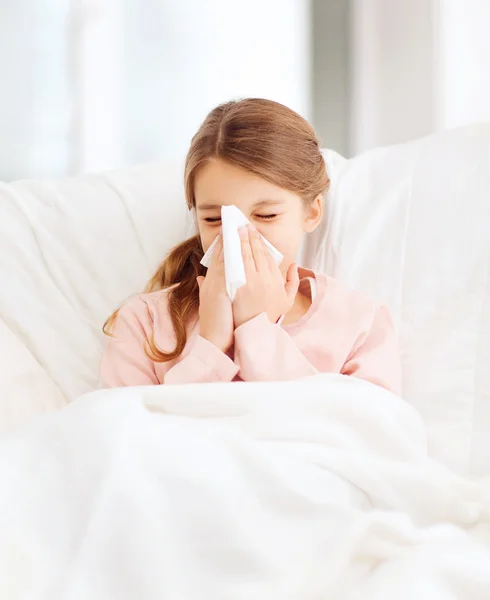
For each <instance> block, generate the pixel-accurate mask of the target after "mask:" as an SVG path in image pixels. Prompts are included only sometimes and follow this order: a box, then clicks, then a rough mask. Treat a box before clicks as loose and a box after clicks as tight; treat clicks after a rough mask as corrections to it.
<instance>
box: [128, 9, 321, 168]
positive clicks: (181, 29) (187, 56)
mask: <svg viewBox="0 0 490 600" xmlns="http://www.w3.org/2000/svg"><path fill="white" fill-rule="evenodd" d="M135 6H136V2H135V1H134V0H126V21H127V24H126V30H127V32H128V39H127V46H126V48H125V51H126V53H127V57H128V59H129V60H128V63H127V65H126V69H125V89H124V97H125V103H124V111H125V123H126V127H127V131H126V133H127V137H126V153H127V154H126V157H127V159H128V160H129V161H130V162H138V161H142V160H143V161H144V160H148V159H151V158H152V157H155V155H159V156H162V157H174V156H176V155H177V156H180V155H183V154H184V153H185V152H186V150H187V147H188V144H189V142H190V139H191V137H192V135H193V134H194V133H195V131H196V130H197V128H198V126H199V125H200V123H201V122H202V120H203V118H204V117H205V115H206V114H207V112H208V111H209V110H211V109H212V108H213V107H214V106H215V105H217V104H219V103H221V102H224V101H226V100H229V99H231V98H236V97H243V96H263V97H266V98H271V99H274V100H278V101H280V102H283V103H285V104H287V105H289V106H291V107H292V108H294V109H296V110H297V111H299V112H300V113H301V114H303V115H305V116H309V113H310V92H309V88H310V81H309V72H310V66H309V60H310V57H309V50H310V33H309V26H310V23H309V2H308V0H248V2H239V1H230V0H207V1H206V2H204V1H196V0H179V1H178V2H176V1H175V0H146V2H145V10H144V11H143V10H139V11H137V10H136V9H135Z"/></svg>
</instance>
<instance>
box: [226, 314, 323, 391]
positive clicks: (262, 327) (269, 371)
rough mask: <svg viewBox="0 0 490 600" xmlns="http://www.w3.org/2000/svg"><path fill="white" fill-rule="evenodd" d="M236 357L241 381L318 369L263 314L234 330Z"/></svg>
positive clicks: (280, 377)
mask: <svg viewBox="0 0 490 600" xmlns="http://www.w3.org/2000/svg"><path fill="white" fill-rule="evenodd" d="M235 358H236V360H237V361H238V363H239V365H240V377H241V378H242V379H243V380H244V381H284V380H287V379H299V378H301V377H308V376H309V375H315V374H316V373H318V370H317V369H315V367H314V366H313V365H312V364H311V363H310V362H309V361H308V359H307V358H306V357H305V356H304V354H303V353H302V352H301V351H300V350H299V349H298V347H297V346H296V344H295V343H294V340H292V339H291V337H290V336H289V335H288V333H287V332H286V331H284V329H282V328H281V327H279V326H278V325H274V324H273V323H271V322H270V321H269V319H268V317H267V315H266V313H262V314H260V315H258V316H256V317H255V318H254V319H251V320H250V321H247V322H246V323H244V324H243V325H240V327H238V328H237V329H236V330H235Z"/></svg>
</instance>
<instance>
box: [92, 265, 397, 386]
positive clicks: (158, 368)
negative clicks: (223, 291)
mask: <svg viewBox="0 0 490 600" xmlns="http://www.w3.org/2000/svg"><path fill="white" fill-rule="evenodd" d="M300 274H301V276H302V277H305V276H310V277H315V279H316V293H315V295H314V298H313V301H312V304H311V306H310V308H309V310H308V312H307V313H306V314H305V315H304V316H303V317H301V318H300V319H299V321H297V322H295V323H292V324H289V325H282V326H280V325H274V324H272V323H271V322H270V321H269V319H268V318H267V315H266V314H265V313H263V314H261V315H259V316H257V317H255V318H254V319H252V320H251V321H248V322H247V323H245V324H243V325H241V326H240V327H238V329H237V330H236V331H235V344H234V348H232V349H231V350H230V351H229V352H228V354H224V353H223V352H221V351H220V350H219V349H218V348H217V347H216V346H214V345H213V344H212V343H211V342H208V341H207V340H205V339H203V338H202V337H200V336H199V323H198V322H196V323H193V324H192V325H191V326H189V330H188V340H187V345H186V347H185V349H184V352H183V353H182V354H181V355H180V356H179V358H178V359H176V360H172V361H169V362H154V361H153V360H151V359H150V358H149V357H148V356H147V355H146V353H145V345H146V340H147V339H148V338H149V337H150V336H151V335H152V334H154V336H155V337H154V339H155V342H156V344H157V346H158V347H159V348H160V349H162V350H164V351H169V350H172V349H173V348H174V343H175V335H174V332H173V328H172V324H171V321H170V317H169V314H168V311H167V306H166V302H167V293H166V291H158V292H154V293H151V294H141V295H139V296H135V297H134V298H132V299H130V300H129V301H127V302H126V303H125V304H124V305H123V306H122V308H121V310H120V312H119V314H118V316H117V320H116V322H115V325H114V327H113V335H114V337H112V338H108V341H107V345H106V348H105V353H104V357H103V360H102V372H101V376H102V382H103V385H105V386H106V387H118V386H130V385H151V384H155V385H158V384H162V383H167V384H169V383H202V382H210V381H241V380H243V381H280V380H285V379H298V378H300V377H307V376H309V375H314V374H315V373H343V374H346V375H354V376H356V377H360V378H362V379H366V380H368V381H371V382H373V383H375V384H377V385H380V386H382V387H385V388H387V389H389V390H391V391H393V392H395V393H400V387H401V375H400V358H399V353H398V348H397V341H396V335H395V331H394V327H393V324H392V321H391V318H390V315H389V313H388V310H387V308H386V307H384V306H377V305H376V304H375V303H374V302H373V301H371V300H369V299H368V298H367V297H366V296H364V295H363V294H360V293H359V292H355V291H353V290H350V289H348V288H346V287H344V286H343V285H342V284H340V283H339V282H338V281H336V280H335V279H332V278H330V277H326V276H324V275H318V274H313V273H312V272H311V271H306V270H304V269H301V270H300ZM307 283H308V279H306V278H303V279H302V282H301V285H302V286H303V288H306V287H309V286H308V285H305V284H307Z"/></svg>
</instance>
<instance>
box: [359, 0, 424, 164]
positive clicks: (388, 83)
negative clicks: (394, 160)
mask: <svg viewBox="0 0 490 600" xmlns="http://www.w3.org/2000/svg"><path fill="white" fill-rule="evenodd" d="M432 11H433V7H432V3H431V0H410V1H407V0H352V9H351V77H350V80H351V128H350V151H351V154H357V153H359V152H362V151H364V150H367V149H368V148H372V147H376V146H382V145H386V144H393V143H397V142H401V141H405V140H408V139H413V138H417V137H420V136H422V135H425V134H427V133H430V132H431V131H432V130H433V128H434V102H435V101H434V86H433V80H434V37H433V21H432V18H433V15H432Z"/></svg>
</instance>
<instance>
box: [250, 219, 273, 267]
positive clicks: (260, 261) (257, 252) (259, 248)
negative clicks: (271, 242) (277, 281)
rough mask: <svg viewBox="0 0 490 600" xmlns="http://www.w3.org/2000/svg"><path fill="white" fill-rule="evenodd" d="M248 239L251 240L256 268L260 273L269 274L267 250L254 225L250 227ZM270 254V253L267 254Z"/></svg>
mask: <svg viewBox="0 0 490 600" xmlns="http://www.w3.org/2000/svg"><path fill="white" fill-rule="evenodd" d="M248 237H249V240H250V248H251V249H252V256H253V259H254V262H255V268H256V269H257V271H258V272H259V273H260V272H261V273H269V262H268V260H267V256H266V253H267V249H266V247H265V244H264V242H263V240H262V238H261V237H260V234H259V232H258V231H257V230H256V229H255V227H254V226H253V225H249V226H248ZM267 254H268V253H267Z"/></svg>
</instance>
